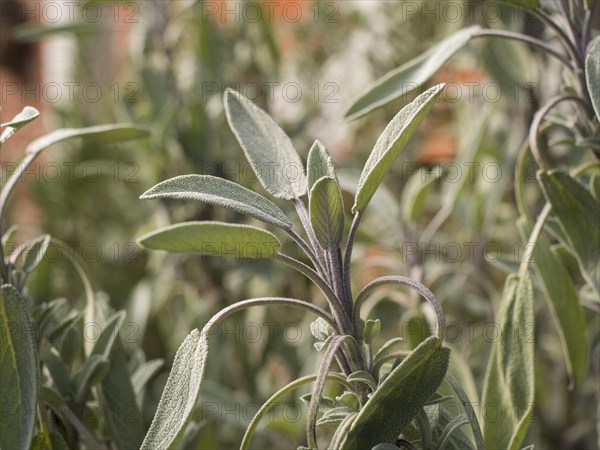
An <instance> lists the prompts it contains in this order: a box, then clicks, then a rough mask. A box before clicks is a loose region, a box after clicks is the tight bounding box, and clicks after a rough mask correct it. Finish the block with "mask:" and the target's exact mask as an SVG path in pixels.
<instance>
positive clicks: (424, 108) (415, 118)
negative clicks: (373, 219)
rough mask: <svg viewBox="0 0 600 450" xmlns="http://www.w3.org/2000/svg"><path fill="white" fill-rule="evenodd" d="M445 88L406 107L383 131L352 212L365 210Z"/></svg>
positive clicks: (357, 193)
mask: <svg viewBox="0 0 600 450" xmlns="http://www.w3.org/2000/svg"><path fill="white" fill-rule="evenodd" d="M443 89H444V85H443V84H438V85H437V86H434V87H432V88H431V89H428V90H427V91H425V92H424V93H423V94H421V95H419V96H418V97H417V98H416V99H415V100H414V101H413V102H412V103H410V104H408V105H406V106H405V107H404V108H402V110H400V112H399V113H398V114H397V115H396V117H394V118H393V119H392V121H391V122H390V123H389V124H388V126H387V127H386V128H385V130H383V133H381V135H380V136H379V139H377V142H376V143H375V147H373V150H372V151H371V154H370V155H369V158H368V159H367V162H366V163H365V167H364V168H363V171H362V173H361V174H360V179H359V180H358V190H357V192H356V197H355V199H354V206H353V207H352V212H356V211H362V210H364V209H365V207H366V206H367V204H368V203H369V201H370V200H371V197H373V194H374V193H375V191H376V190H377V187H378V186H379V184H380V183H381V180H382V179H383V177H384V176H385V174H386V173H387V172H388V170H389V168H390V166H391V165H392V162H393V161H394V159H395V158H396V156H397V155H398V153H399V152H400V150H402V149H403V148H404V146H405V145H406V143H407V142H408V140H409V139H410V138H411V137H412V135H413V134H414V132H415V130H416V129H417V127H418V126H419V124H420V123H421V121H422V120H423V119H424V118H425V115H426V114H427V112H428V111H429V110H430V109H431V107H432V106H433V104H434V103H435V101H436V99H437V98H438V97H439V95H440V94H441V93H442V90H443Z"/></svg>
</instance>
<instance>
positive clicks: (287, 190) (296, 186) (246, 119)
mask: <svg viewBox="0 0 600 450" xmlns="http://www.w3.org/2000/svg"><path fill="white" fill-rule="evenodd" d="M225 112H226V114H227V120H228V122H229V126H230V127H231V129H232V131H233V133H234V134H235V136H236V138H237V140H238V142H239V143H240V145H241V147H242V149H243V150H244V154H245V155H246V158H247V159H248V162H250V165H251V166H252V168H253V169H254V172H255V173H256V176H257V177H258V179H259V181H260V182H261V184H262V185H263V187H264V188H265V189H266V190H267V192H269V193H270V194H272V195H274V196H275V197H278V198H282V199H286V200H292V199H295V198H299V197H301V196H303V195H304V194H306V175H305V174H304V166H303V165H302V161H301V160H300V156H298V153H297V152H296V150H295V149H294V146H293V144H292V141H291V140H290V138H289V137H288V135H287V134H285V132H284V131H283V130H282V129H281V127H279V125H277V124H276V123H275V122H274V121H273V119H272V118H271V117H270V116H269V115H268V114H267V113H266V112H264V111H263V110H262V109H260V108H259V107H258V106H256V105H255V104H254V103H252V102H251V101H250V100H248V99H247V98H246V97H244V96H243V95H241V94H240V93H238V92H235V91H233V90H231V89H228V90H227V91H225Z"/></svg>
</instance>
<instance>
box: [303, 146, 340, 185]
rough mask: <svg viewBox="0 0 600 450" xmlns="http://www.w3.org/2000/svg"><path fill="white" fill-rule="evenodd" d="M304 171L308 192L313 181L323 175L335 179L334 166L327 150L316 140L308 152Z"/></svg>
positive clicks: (313, 183)
mask: <svg viewBox="0 0 600 450" xmlns="http://www.w3.org/2000/svg"><path fill="white" fill-rule="evenodd" d="M306 171H307V175H306V177H307V180H308V186H307V187H308V192H310V191H311V189H312V188H313V186H314V185H315V183H316V182H317V181H318V180H319V179H321V178H323V177H329V178H333V179H334V180H335V179H336V175H335V166H334V165H333V161H332V160H331V157H330V156H329V152H328V151H327V149H326V148H325V146H324V145H323V144H321V142H319V141H318V140H317V141H315V143H314V144H313V145H312V147H311V148H310V151H309V152H308V160H307V161H306Z"/></svg>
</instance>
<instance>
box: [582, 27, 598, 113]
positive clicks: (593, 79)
mask: <svg viewBox="0 0 600 450" xmlns="http://www.w3.org/2000/svg"><path fill="white" fill-rule="evenodd" d="M585 78H586V81H587V86H588V92H589V93H590V98H591V99H592V105H593V107H594V111H595V112H596V117H597V118H598V120H600V36H596V38H595V39H594V40H593V41H592V42H591V43H590V45H589V46H588V50H587V54H586V57H585Z"/></svg>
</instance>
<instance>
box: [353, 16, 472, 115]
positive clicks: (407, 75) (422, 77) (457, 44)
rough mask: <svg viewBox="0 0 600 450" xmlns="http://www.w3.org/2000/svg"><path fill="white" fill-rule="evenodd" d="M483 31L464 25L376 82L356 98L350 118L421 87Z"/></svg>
mask: <svg viewBox="0 0 600 450" xmlns="http://www.w3.org/2000/svg"><path fill="white" fill-rule="evenodd" d="M478 31H480V27H479V26H472V27H468V28H464V29H462V30H460V31H457V32H456V33H454V34H452V35H450V36H448V37H447V38H446V39H444V40H443V41H441V42H440V43H438V44H437V45H435V46H433V47H431V48H430V49H429V50H428V51H427V52H425V53H423V54H422V55H420V56H418V57H416V58H415V59H413V60H411V61H409V62H407V63H406V64H403V65H402V66H400V67H398V68H397V69H394V70H392V71H391V72H388V73H387V74H386V75H384V76H383V77H381V78H380V79H379V80H377V81H375V83H373V84H372V85H371V86H370V87H368V88H367V90H366V92H365V93H364V94H362V95H361V96H360V97H359V98H358V99H357V100H355V101H354V103H353V104H352V106H351V107H350V109H349V110H348V111H347V112H346V118H347V119H349V120H352V119H356V118H358V117H360V116H363V115H365V114H367V113H368V112H370V111H372V110H373V109H375V108H377V107H379V106H382V105H384V104H386V103H388V102H391V101H392V100H394V99H397V98H399V97H402V96H403V95H406V94H408V93H410V92H413V91H415V90H417V89H419V87H421V86H422V85H423V84H424V83H425V82H426V81H427V80H428V79H429V78H430V77H431V76H432V75H433V74H434V73H435V72H436V71H437V70H438V69H439V68H440V67H442V66H443V65H444V63H445V62H446V61H448V60H449V59H450V58H451V57H452V56H453V55H454V54H455V53H456V52H457V51H458V50H460V49H461V48H462V47H463V46H464V45H465V44H467V42H469V41H470V40H471V38H472V37H473V36H474V35H475V34H476V33H477V32H478Z"/></svg>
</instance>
